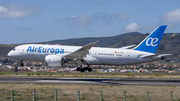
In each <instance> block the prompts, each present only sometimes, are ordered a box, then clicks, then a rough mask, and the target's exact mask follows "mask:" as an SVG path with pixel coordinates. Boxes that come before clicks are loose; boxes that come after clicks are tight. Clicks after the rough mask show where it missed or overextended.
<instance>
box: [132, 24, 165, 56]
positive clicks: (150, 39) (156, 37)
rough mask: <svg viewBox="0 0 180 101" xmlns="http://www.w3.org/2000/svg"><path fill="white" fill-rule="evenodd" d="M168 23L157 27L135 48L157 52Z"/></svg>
mask: <svg viewBox="0 0 180 101" xmlns="http://www.w3.org/2000/svg"><path fill="white" fill-rule="evenodd" d="M166 27H167V25H161V26H159V27H157V28H156V29H155V30H154V31H153V32H152V33H151V34H150V35H149V36H147V37H146V38H145V39H144V40H143V41H142V42H141V43H140V44H139V45H137V46H136V47H135V48H134V50H138V51H144V52H150V53H155V52H156V49H157V47H158V45H159V42H160V40H161V38H162V35H163V33H164V31H165V29H166Z"/></svg>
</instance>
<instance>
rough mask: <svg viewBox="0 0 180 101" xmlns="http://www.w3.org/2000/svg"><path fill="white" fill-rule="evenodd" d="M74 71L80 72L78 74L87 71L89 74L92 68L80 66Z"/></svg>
mask: <svg viewBox="0 0 180 101" xmlns="http://www.w3.org/2000/svg"><path fill="white" fill-rule="evenodd" d="M76 71H80V72H85V71H88V72H91V71H92V68H91V67H89V66H88V67H82V66H80V67H77V68H76Z"/></svg>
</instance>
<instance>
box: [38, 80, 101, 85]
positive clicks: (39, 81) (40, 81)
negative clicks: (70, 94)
mask: <svg viewBox="0 0 180 101" xmlns="http://www.w3.org/2000/svg"><path fill="white" fill-rule="evenodd" d="M35 82H36V83H80V84H89V83H91V84H97V83H103V82H102V81H59V80H38V81H35Z"/></svg>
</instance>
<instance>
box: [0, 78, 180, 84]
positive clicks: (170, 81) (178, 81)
mask: <svg viewBox="0 0 180 101" xmlns="http://www.w3.org/2000/svg"><path fill="white" fill-rule="evenodd" d="M0 83H43V84H115V85H180V79H142V78H55V77H0Z"/></svg>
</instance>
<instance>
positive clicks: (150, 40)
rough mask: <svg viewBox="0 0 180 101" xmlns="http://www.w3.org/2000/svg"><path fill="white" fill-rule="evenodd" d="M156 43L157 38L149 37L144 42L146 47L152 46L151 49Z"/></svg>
mask: <svg viewBox="0 0 180 101" xmlns="http://www.w3.org/2000/svg"><path fill="white" fill-rule="evenodd" d="M157 42H158V38H152V37H150V38H148V39H147V40H146V46H153V47H155V46H157Z"/></svg>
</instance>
